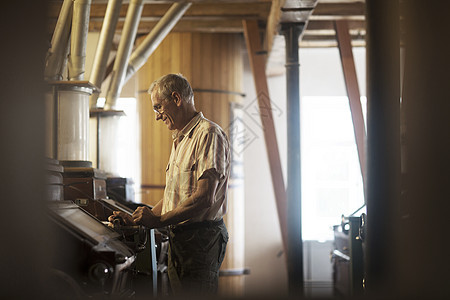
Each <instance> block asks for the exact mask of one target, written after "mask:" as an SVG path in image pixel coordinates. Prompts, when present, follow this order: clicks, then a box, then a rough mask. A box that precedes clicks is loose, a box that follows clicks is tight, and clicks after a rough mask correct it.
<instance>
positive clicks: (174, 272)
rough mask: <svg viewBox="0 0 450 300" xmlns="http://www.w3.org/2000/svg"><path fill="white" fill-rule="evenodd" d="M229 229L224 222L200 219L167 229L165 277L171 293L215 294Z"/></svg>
mask: <svg viewBox="0 0 450 300" xmlns="http://www.w3.org/2000/svg"><path fill="white" fill-rule="evenodd" d="M227 242H228V231H227V228H226V227H225V224H224V223H223V222H201V223H194V224H192V225H185V226H183V225H181V226H177V227H175V228H171V229H170V230H169V261H168V276H169V281H170V286H171V288H172V292H173V294H174V295H180V294H183V295H186V294H190V295H208V294H215V293H217V288H218V283H219V268H220V265H221V264H222V261H223V258H224V256H225V249H226V245H227Z"/></svg>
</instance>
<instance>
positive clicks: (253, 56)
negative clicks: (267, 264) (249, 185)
mask: <svg viewBox="0 0 450 300" xmlns="http://www.w3.org/2000/svg"><path fill="white" fill-rule="evenodd" d="M243 26H244V34H245V40H246V44H247V51H248V55H249V60H250V66H251V68H252V72H253V80H254V82H255V88H256V94H257V97H258V105H259V110H260V114H261V122H262V126H263V129H264V130H263V132H264V141H265V143H266V150H267V155H268V159H269V166H270V173H271V177H272V185H273V190H274V193H275V201H276V206H277V212H278V220H279V222H280V230H281V237H282V240H283V246H284V250H285V252H286V253H287V237H288V236H287V197H286V189H285V184H284V179H283V171H282V169H281V160H280V152H279V150H278V142H277V137H276V132H275V124H274V122H273V117H272V109H271V103H270V101H267V100H268V99H269V88H268V85H267V77H266V59H267V57H266V56H267V54H266V52H264V51H261V41H260V38H259V29H258V23H257V22H256V21H243ZM262 113H264V114H265V116H264V115H263V114H262Z"/></svg>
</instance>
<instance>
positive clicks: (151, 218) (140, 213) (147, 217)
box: [132, 206, 162, 228]
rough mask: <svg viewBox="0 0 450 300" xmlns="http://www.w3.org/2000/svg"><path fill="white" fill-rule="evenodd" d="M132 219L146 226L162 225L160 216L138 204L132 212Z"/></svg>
mask: <svg viewBox="0 0 450 300" xmlns="http://www.w3.org/2000/svg"><path fill="white" fill-rule="evenodd" d="M132 218H133V221H134V223H136V224H140V225H144V226H145V227H148V228H159V227H162V226H161V225H162V224H161V220H160V216H157V215H155V214H154V213H153V212H152V210H151V209H150V208H148V207H146V206H140V207H138V208H137V209H136V210H135V211H134V212H133V216H132Z"/></svg>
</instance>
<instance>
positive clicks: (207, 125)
mask: <svg viewBox="0 0 450 300" xmlns="http://www.w3.org/2000/svg"><path fill="white" fill-rule="evenodd" d="M198 129H199V131H201V132H207V133H220V134H221V135H226V134H225V131H224V130H223V129H222V127H220V125H218V124H217V123H214V122H213V121H211V120H209V119H207V118H205V117H203V118H202V119H201V120H200V123H199V128H198Z"/></svg>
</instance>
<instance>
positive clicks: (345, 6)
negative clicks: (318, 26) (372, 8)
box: [313, 1, 366, 16]
mask: <svg viewBox="0 0 450 300" xmlns="http://www.w3.org/2000/svg"><path fill="white" fill-rule="evenodd" d="M365 11H366V10H365V4H364V2H353V3H321V2H320V1H319V3H317V5H316V7H315V8H314V11H313V15H317V16H364V14H365Z"/></svg>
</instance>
